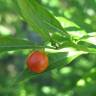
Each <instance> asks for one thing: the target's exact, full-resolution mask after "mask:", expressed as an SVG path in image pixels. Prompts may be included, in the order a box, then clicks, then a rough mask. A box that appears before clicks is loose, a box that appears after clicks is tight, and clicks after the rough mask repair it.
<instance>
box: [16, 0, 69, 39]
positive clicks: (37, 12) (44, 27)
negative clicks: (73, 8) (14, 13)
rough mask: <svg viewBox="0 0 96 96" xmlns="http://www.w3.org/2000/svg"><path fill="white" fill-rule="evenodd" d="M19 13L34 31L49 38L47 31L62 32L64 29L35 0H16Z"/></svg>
mask: <svg viewBox="0 0 96 96" xmlns="http://www.w3.org/2000/svg"><path fill="white" fill-rule="evenodd" d="M17 3H18V5H19V7H20V10H21V13H22V15H23V17H24V19H25V21H26V22H27V23H28V24H29V25H30V26H31V27H32V29H33V30H34V31H35V32H38V34H39V35H41V36H42V37H44V39H45V40H49V39H50V38H49V37H50V36H49V33H54V32H60V33H63V34H65V35H68V34H67V33H66V32H63V31H64V29H63V28H62V27H61V25H60V23H59V22H58V21H57V20H56V19H55V18H54V16H53V15H52V14H50V13H49V12H48V11H47V10H46V9H45V8H43V7H42V6H41V5H40V4H38V3H37V1H36V0H17Z"/></svg>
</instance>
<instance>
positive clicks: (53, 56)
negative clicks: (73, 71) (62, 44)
mask: <svg viewBox="0 0 96 96" xmlns="http://www.w3.org/2000/svg"><path fill="white" fill-rule="evenodd" d="M81 54H83V52H77V51H74V52H68V53H65V52H56V53H49V54H48V58H49V66H48V68H47V70H46V71H45V72H47V71H50V70H52V69H55V68H62V67H65V66H67V65H68V64H69V63H71V62H72V61H73V60H74V59H75V58H77V57H78V56H80V55H81ZM22 74H23V75H22V76H23V77H22V76H20V77H19V78H18V80H17V82H18V81H19V83H18V84H21V83H24V82H28V81H29V80H30V79H31V78H34V77H36V76H38V75H42V73H41V74H36V73H33V72H29V70H28V69H25V70H24V72H23V73H22ZM21 77H22V78H21Z"/></svg>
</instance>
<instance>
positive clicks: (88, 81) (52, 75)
mask: <svg viewBox="0 0 96 96" xmlns="http://www.w3.org/2000/svg"><path fill="white" fill-rule="evenodd" d="M38 2H39V3H40V4H42V5H43V6H44V7H45V8H47V9H48V10H49V11H50V12H51V13H52V14H53V15H54V16H63V17H65V18H67V19H69V20H71V21H72V22H74V23H76V24H77V25H79V26H80V28H82V29H84V30H85V31H86V32H88V33H89V32H95V31H96V0H38ZM66 30H67V31H68V30H69V31H70V30H71V31H72V30H76V29H74V28H71V27H70V28H69V27H68V28H67V27H66ZM76 32H77V31H76ZM0 35H3V36H8V35H10V36H14V37H19V38H27V39H29V40H33V41H34V42H36V43H42V38H40V37H39V36H38V35H37V34H35V32H32V31H31V30H30V28H29V26H28V25H27V24H26V22H24V21H23V19H22V18H21V17H20V14H19V10H18V8H17V5H16V4H15V3H14V0H0ZM29 52H30V50H18V51H10V52H3V53H0V96H96V55H95V54H87V55H82V56H80V57H78V58H76V59H75V60H74V61H73V62H71V63H70V64H69V65H68V66H65V67H63V68H60V69H54V70H52V71H49V72H46V73H44V74H40V75H38V76H36V77H32V78H30V77H28V76H27V78H25V77H26V76H25V74H24V75H23V72H24V66H25V63H26V62H25V60H26V57H27V54H28V53H29ZM26 75H27V74H26ZM29 78H30V79H29ZM17 79H18V80H19V81H20V82H21V83H20V84H19V83H18V82H16V80H17ZM11 85H12V86H11Z"/></svg>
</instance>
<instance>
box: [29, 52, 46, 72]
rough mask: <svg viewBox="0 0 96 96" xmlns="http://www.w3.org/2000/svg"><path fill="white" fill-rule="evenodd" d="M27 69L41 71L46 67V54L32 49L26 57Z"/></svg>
mask: <svg viewBox="0 0 96 96" xmlns="http://www.w3.org/2000/svg"><path fill="white" fill-rule="evenodd" d="M27 66H28V69H29V70H30V71H32V72H35V73H41V72H43V71H44V70H46V69H47V67H48V56H47V55H46V54H44V53H43V52H40V51H34V52H33V53H31V54H30V55H29V56H28V58H27Z"/></svg>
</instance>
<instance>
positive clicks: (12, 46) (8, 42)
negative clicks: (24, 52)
mask: <svg viewBox="0 0 96 96" xmlns="http://www.w3.org/2000/svg"><path fill="white" fill-rule="evenodd" d="M42 47H44V46H39V45H36V44H34V43H33V42H31V41H28V40H23V39H19V38H14V37H2V36H1V37H0V51H1V52H2V51H10V50H17V49H33V48H42Z"/></svg>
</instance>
